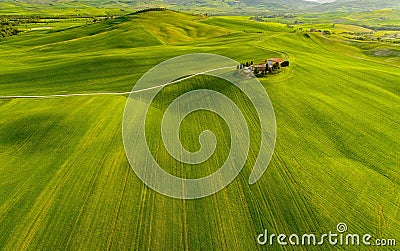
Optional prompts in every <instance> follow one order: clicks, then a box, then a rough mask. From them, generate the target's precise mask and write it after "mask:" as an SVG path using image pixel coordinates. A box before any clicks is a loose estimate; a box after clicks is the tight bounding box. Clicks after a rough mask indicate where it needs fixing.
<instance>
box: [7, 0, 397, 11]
mask: <svg viewBox="0 0 400 251" xmlns="http://www.w3.org/2000/svg"><path fill="white" fill-rule="evenodd" d="M332 1H333V2H332ZM7 4H14V5H16V6H23V7H24V8H26V7H27V6H28V7H29V6H31V5H35V6H45V7H48V8H57V7H61V8H65V7H72V8H77V9H78V8H84V7H94V8H117V9H120V10H135V9H136V10H137V9H143V8H148V7H168V8H171V9H176V10H193V11H197V12H213V13H230V12H239V13H240V12H242V13H246V11H252V12H257V11H260V12H265V11H269V12H334V11H344V12H355V11H368V10H378V9H384V8H394V9H400V2H399V1H393V0H379V1H377V0H336V1H334V0H3V1H2V3H0V10H1V9H2V5H3V6H5V5H7Z"/></svg>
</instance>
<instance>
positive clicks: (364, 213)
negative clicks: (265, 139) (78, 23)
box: [0, 12, 400, 250]
mask: <svg viewBox="0 0 400 251" xmlns="http://www.w3.org/2000/svg"><path fill="white" fill-rule="evenodd" d="M152 14H153V13H143V14H141V15H142V16H143V20H139V19H138V20H137V18H138V17H134V18H132V17H130V18H129V19H130V20H129V21H127V22H122V24H121V25H122V26H121V29H123V27H124V25H130V24H131V22H133V23H134V22H139V23H143V26H145V27H146V30H147V31H149V32H150V33H148V34H151V36H150V37H153V38H154V37H156V38H157V39H156V40H151V41H156V42H155V44H149V46H147V47H146V46H145V45H146V44H145V43H143V44H142V45H141V46H137V47H132V48H130V47H127V48H124V47H122V48H116V47H115V46H113V45H112V44H108V43H104V44H102V45H101V46H99V47H98V48H97V49H96V50H94V49H92V48H87V46H88V44H85V42H84V41H85V40H87V39H90V38H91V36H86V35H82V36H81V35H79V36H75V38H78V37H79V38H78V39H76V40H73V39H65V40H62V39H59V38H57V39H55V37H53V34H51V33H31V34H32V35H33V34H36V35H35V36H36V39H37V40H36V41H40V42H38V43H35V44H34V45H31V46H29V43H28V42H25V41H24V39H23V37H16V38H12V39H8V40H7V41H3V42H1V43H0V50H1V51H2V52H6V53H2V55H1V56H0V60H1V62H2V63H3V65H4V66H5V67H3V68H2V69H0V76H1V78H0V95H16V94H35V93H38V94H51V93H59V92H60V91H68V92H66V93H83V92H85V93H88V92H101V91H110V90H111V91H112V90H114V91H129V90H130V89H131V87H132V86H133V84H134V83H135V81H134V80H135V79H137V78H139V77H140V76H141V74H143V73H144V72H145V71H146V70H147V69H149V68H150V67H151V66H153V65H155V64H157V63H158V62H160V61H162V60H164V59H167V58H170V57H173V56H176V55H180V54H185V53H193V52H212V53H218V54H221V55H225V56H229V57H232V58H234V59H236V60H238V61H246V60H247V61H250V60H253V59H260V60H261V59H262V58H265V57H267V56H269V55H272V56H279V57H285V54H287V55H288V56H289V60H290V62H291V65H290V67H289V68H287V69H285V70H284V71H283V72H282V73H280V74H277V75H275V76H268V77H265V78H261V79H260V81H261V82H262V84H263V85H264V87H265V89H266V90H267V91H268V94H269V96H270V98H271V101H272V104H273V106H274V109H275V114H276V118H277V133H278V134H277V143H276V150H275V153H274V156H273V158H272V161H271V164H270V166H269V167H268V169H267V171H266V173H265V174H264V176H263V177H262V178H261V179H260V180H259V181H258V182H257V183H256V184H254V185H249V184H248V183H247V182H248V178H249V174H250V172H251V164H252V163H253V162H254V160H255V157H256V154H257V135H258V133H259V132H258V131H257V123H254V120H255V118H254V113H253V110H252V109H250V108H249V104H248V102H246V100H245V99H243V97H242V95H241V94H240V93H238V91H237V90H235V89H234V88H231V87H228V86H225V85H226V83H221V82H219V81H215V82H214V81H212V82H211V83H210V81H209V79H208V78H201V77H199V78H194V79H190V80H187V81H186V82H182V83H181V84H176V85H174V86H170V87H169V88H167V89H165V90H164V96H161V97H160V98H159V99H158V100H156V102H155V103H154V104H153V106H152V107H151V111H150V112H151V114H150V117H149V120H148V121H147V124H148V126H149V127H150V128H149V130H151V129H157V128H158V126H159V125H158V122H159V119H160V116H161V115H162V113H163V110H164V109H165V108H166V105H167V102H168V101H169V100H170V99H171V98H173V97H174V96H175V95H177V94H179V93H181V92H184V91H187V90H188V89H190V88H207V87H208V88H210V87H211V88H212V89H217V90H220V91H221V92H224V93H225V94H226V95H227V96H228V97H231V98H232V99H233V100H234V101H235V102H236V103H237V104H238V106H239V107H241V108H242V110H243V111H247V115H246V117H247V118H248V119H250V120H253V121H252V122H253V123H252V122H250V124H251V126H250V130H251V131H250V133H251V135H254V136H253V137H252V140H253V142H252V151H251V153H250V155H249V157H248V163H247V164H246V165H245V167H244V169H243V170H242V173H241V174H240V175H239V176H238V177H237V178H236V179H235V180H234V181H233V182H232V184H230V185H229V186H227V187H226V188H225V189H224V190H222V191H221V192H219V193H217V194H215V195H212V196H210V197H207V198H203V199H199V200H189V201H181V200H176V199H170V198H168V197H165V196H163V195H160V194H158V193H156V192H154V191H153V190H151V189H149V188H147V187H146V186H145V185H144V184H143V183H142V182H141V181H140V180H139V179H138V178H137V177H136V175H135V174H134V172H133V171H132V169H131V168H130V166H129V163H128V162H127V160H126V157H125V153H124V149H123V145H122V136H121V129H122V128H121V121H122V114H123V109H124V105H125V102H126V97H125V96H116V95H109V96H91V97H64V98H48V99H29V100H28V99H13V100H0V178H1V180H2V182H0V189H1V191H2V193H1V194H0V226H3V227H0V249H6V250H26V249H29V250H37V249H46V248H49V247H50V248H58V249H70V250H98V249H112V250H118V249H141V250H144V249H151V250H159V249H165V250H184V249H191V250H211V249H224V250H257V249H259V250H261V249H263V248H261V247H260V246H258V245H257V243H256V237H257V235H258V234H259V233H261V232H263V230H264V228H268V230H269V231H270V232H271V233H287V234H290V233H298V234H303V233H327V232H329V231H335V229H336V225H337V224H338V223H339V222H345V223H346V224H347V225H348V227H349V232H351V233H360V234H364V233H370V234H371V235H374V236H376V237H381V238H396V239H397V240H399V239H400V233H399V232H398V229H400V220H399V219H400V217H399V216H400V206H399V205H400V194H399V193H398V189H399V188H400V182H399V181H400V172H399V166H400V159H399V154H398V150H397V149H398V148H399V146H400V139H399V137H398V126H399V124H400V113H399V111H400V105H399V104H400V87H399V85H398V79H399V77H400V69H399V68H398V66H397V65H396V64H393V65H392V64H390V63H389V62H385V63H382V62H381V61H380V60H377V58H375V57H369V56H367V55H365V54H363V53H362V51H361V50H360V49H359V48H358V47H353V46H351V44H344V43H343V42H341V41H339V40H335V39H329V37H323V36H320V35H311V36H310V37H307V36H305V35H304V34H296V33H290V32H288V30H286V28H284V27H283V28H282V29H281V30H279V29H277V30H274V31H273V30H268V28H265V29H264V28H263V25H264V24H260V23H255V24H253V23H251V22H249V21H245V20H243V18H237V19H235V18H234V17H227V18H225V19H224V18H223V17H218V18H209V19H205V20H202V21H200V22H199V21H196V22H194V24H193V25H192V24H191V23H190V21H188V20H186V19H183V21H182V23H185V22H187V25H188V29H191V27H193V26H195V24H197V23H205V24H207V25H212V26H213V27H215V29H216V30H218V29H221V30H230V32H231V33H230V34H229V33H228V34H225V35H223V36H219V34H216V35H215V36H210V37H209V38H207V39H203V36H199V35H194V34H193V35H191V36H190V39H188V37H187V34H188V33H183V32H182V31H181V28H180V27H181V24H176V26H175V27H176V28H174V29H176V30H175V32H177V33H176V34H177V36H176V38H175V39H174V36H173V35H171V37H170V38H168V39H169V40H168V39H165V38H163V37H162V32H161V31H159V30H158V29H159V28H160V27H161V25H160V24H156V23H154V24H153V25H154V26H151V25H152V22H147V20H152V18H153V17H152ZM154 15H159V16H158V17H157V18H155V19H161V18H163V16H162V15H163V13H160V12H157V13H156V14H154ZM165 15H166V16H165V22H166V23H167V24H168V25H171V26H173V24H174V22H175V21H176V23H179V22H178V21H177V20H179V19H176V20H171V21H168V20H169V19H170V18H167V16H168V15H175V14H172V13H167V14H165ZM173 17H178V15H177V16H173ZM171 18H172V17H171ZM196 18H198V17H193V19H196ZM135 20H136V21H135ZM241 22H243V27H242V28H241V27H240V23H241ZM98 25H104V23H100V24H93V26H92V25H90V26H88V27H87V28H85V29H92V28H93V29H94V30H96V29H97V28H98ZM118 25H119V24H118ZM166 26H167V25H166ZM85 27H86V26H85ZM135 27H136V26H135ZM207 27H208V26H207ZM119 29H120V28H116V29H115V31H114V32H116V33H118V34H119V36H121V39H123V37H125V36H127V39H128V38H129V35H128V33H129V32H128V33H124V32H122V31H120V30H119ZM174 29H171V30H174ZM199 29H200V28H199ZM249 31H250V32H249ZM259 31H263V33H257V32H259ZM60 32H61V33H60V34H62V31H60ZM104 32H105V31H103V30H102V29H99V30H98V34H103V33H104ZM96 34H97V33H96ZM171 34H172V33H171ZM179 34H186V35H182V36H181V35H179ZM196 34H198V33H196ZM25 36H28V33H27V34H26V35H25ZM46 36H49V40H48V42H46V39H45V38H46ZM96 36H97V35H94V36H92V39H95V38H96ZM104 36H106V33H105V34H104ZM150 37H149V38H150ZM27 38H28V37H27ZM186 39H187V40H186ZM69 40H71V41H69ZM159 40H161V41H162V42H160V43H158V42H157V41H159ZM63 41H65V42H63ZM68 41H69V42H68ZM184 41H187V42H184ZM59 42H61V44H63V45H62V46H64V43H65V44H68V43H72V44H74V43H76V44H74V45H73V47H71V48H78V47H79V46H78V45H79V43H82V44H81V45H82V47H83V48H87V50H88V51H87V52H86V51H85V50H80V51H77V52H76V53H74V52H73V51H68V49H67V47H62V46H61V44H60V43H59ZM98 42H100V41H98ZM164 43H169V44H164ZM175 43H179V45H175ZM57 46H60V47H57ZM71 46H72V45H71ZM40 48H43V51H40V50H39V49H40ZM56 48H58V49H56ZM46 50H47V51H46ZM10 53H15V55H18V57H17V58H12V59H10V60H8V61H7V60H6V59H7V56H6V55H8V56H9V55H10ZM204 129H211V130H213V131H214V132H215V134H216V136H217V138H218V140H219V144H220V145H219V146H220V147H221V148H219V149H218V155H217V156H214V158H213V159H212V160H211V162H209V163H205V164H202V166H201V167H202V168H203V169H201V170H198V172H197V171H196V170H194V171H193V170H192V171H193V173H188V175H189V176H190V175H193V176H198V175H199V176H204V175H206V174H207V173H209V172H212V171H215V170H216V169H217V168H218V164H221V163H223V162H224V160H225V158H226V155H227V154H226V153H225V151H226V150H227V149H228V148H229V132H227V130H226V125H225V124H224V123H223V121H221V119H220V118H219V117H218V116H215V115H211V114H208V113H206V112H202V113H199V114H197V115H196V114H193V116H192V117H189V118H188V119H187V120H186V121H185V122H184V123H183V125H182V128H181V130H182V132H183V133H184V134H183V135H184V136H183V140H182V143H183V144H184V145H185V146H186V147H187V148H188V149H190V150H193V151H195V150H197V149H198V147H199V142H198V141H197V139H198V132H200V131H201V130H204ZM148 140H149V142H151V147H150V148H151V150H152V152H153V153H154V155H155V158H157V159H158V160H159V161H160V162H165V163H175V162H172V161H171V158H170V157H169V156H168V155H167V153H166V152H165V150H163V149H162V147H161V145H162V140H161V137H160V136H159V135H158V134H149V136H148ZM254 141H255V142H254ZM167 170H168V171H170V172H171V173H174V174H177V175H179V174H181V175H185V173H184V170H179V169H177V168H175V169H174V168H172V169H167ZM273 248H274V249H277V250H279V249H286V250H292V247H281V248H280V247H278V246H276V247H273ZM308 248H309V247H303V248H301V247H298V248H296V249H297V250H307V249H308ZM329 248H330V246H322V247H320V246H317V247H316V248H315V249H317V250H327V249H329ZM264 249H265V247H264ZM358 249H359V247H356V248H355V249H354V250H358Z"/></svg>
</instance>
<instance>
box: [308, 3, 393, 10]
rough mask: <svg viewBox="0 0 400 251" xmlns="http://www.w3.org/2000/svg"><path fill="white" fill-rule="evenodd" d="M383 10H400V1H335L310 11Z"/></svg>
mask: <svg viewBox="0 0 400 251" xmlns="http://www.w3.org/2000/svg"><path fill="white" fill-rule="evenodd" d="M385 8H393V9H400V1H395V0H378V1H377V0H336V1H335V2H332V3H326V4H321V5H318V6H314V7H313V8H311V9H310V10H312V11H324V12H328V11H332V12H333V11H345V12H356V11H368V10H380V9H385Z"/></svg>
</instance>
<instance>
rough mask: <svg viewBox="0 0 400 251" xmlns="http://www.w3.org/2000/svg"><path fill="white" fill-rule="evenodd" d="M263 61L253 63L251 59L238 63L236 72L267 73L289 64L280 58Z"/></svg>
mask: <svg viewBox="0 0 400 251" xmlns="http://www.w3.org/2000/svg"><path fill="white" fill-rule="evenodd" d="M264 62H265V63H261V64H253V61H251V62H250V63H249V62H246V63H245V64H240V65H238V67H237V70H238V73H242V74H245V75H246V74H249V73H250V72H254V73H255V74H256V75H257V74H267V73H272V72H274V71H276V70H278V69H280V68H281V67H286V66H289V61H285V60H282V59H280V58H269V59H267V60H265V61H264Z"/></svg>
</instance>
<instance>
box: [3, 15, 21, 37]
mask: <svg viewBox="0 0 400 251" xmlns="http://www.w3.org/2000/svg"><path fill="white" fill-rule="evenodd" d="M15 26H16V23H15V22H12V21H9V20H7V19H0V38H3V37H9V36H13V35H17V34H18V32H19V31H18V29H17V27H15Z"/></svg>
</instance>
